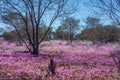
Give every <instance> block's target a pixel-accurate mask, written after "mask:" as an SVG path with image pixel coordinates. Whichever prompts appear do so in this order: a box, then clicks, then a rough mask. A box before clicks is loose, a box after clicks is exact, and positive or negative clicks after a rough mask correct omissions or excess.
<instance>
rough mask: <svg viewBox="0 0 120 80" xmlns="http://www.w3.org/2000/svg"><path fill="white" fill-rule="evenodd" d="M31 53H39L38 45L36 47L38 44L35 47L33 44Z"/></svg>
mask: <svg viewBox="0 0 120 80" xmlns="http://www.w3.org/2000/svg"><path fill="white" fill-rule="evenodd" d="M32 54H33V55H38V54H39V47H38V45H37V46H36V47H35V45H34V46H33V50H32Z"/></svg>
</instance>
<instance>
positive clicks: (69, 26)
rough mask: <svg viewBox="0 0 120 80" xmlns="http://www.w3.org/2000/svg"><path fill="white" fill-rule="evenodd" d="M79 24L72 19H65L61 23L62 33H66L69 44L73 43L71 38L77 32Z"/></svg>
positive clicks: (76, 20)
mask: <svg viewBox="0 0 120 80" xmlns="http://www.w3.org/2000/svg"><path fill="white" fill-rule="evenodd" d="M79 22H80V20H78V19H75V18H74V17H67V18H66V19H65V20H63V21H62V22H61V26H62V27H63V29H64V31H65V32H67V33H68V36H69V38H68V40H69V42H70V43H72V42H73V38H74V37H75V34H76V33H77V31H78V30H79Z"/></svg>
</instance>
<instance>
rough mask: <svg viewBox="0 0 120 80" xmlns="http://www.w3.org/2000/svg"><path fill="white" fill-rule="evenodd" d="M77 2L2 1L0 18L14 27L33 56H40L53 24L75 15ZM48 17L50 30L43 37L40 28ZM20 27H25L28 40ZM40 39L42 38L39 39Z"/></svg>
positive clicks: (65, 0) (57, 0)
mask: <svg viewBox="0 0 120 80" xmlns="http://www.w3.org/2000/svg"><path fill="white" fill-rule="evenodd" d="M76 1H77V0H75V1H74V0H72V2H70V1H69V0H0V18H1V20H2V22H4V23H5V24H7V25H10V26H11V27H14V29H15V30H16V32H17V35H18V36H19V38H21V40H22V41H23V42H24V43H25V46H26V47H27V48H28V50H29V52H30V53H31V54H34V55H38V53H39V44H40V43H41V42H42V41H43V40H44V39H45V37H46V35H47V34H48V32H49V30H50V28H51V26H52V24H53V23H54V22H55V21H56V19H57V18H59V17H62V16H66V15H70V14H72V13H74V12H75V11H76V8H77V7H76V5H77V4H78V3H76ZM48 16H49V19H47V23H48V25H47V26H48V28H47V30H46V31H45V33H44V35H43V36H41V35H39V27H40V26H41V24H42V21H45V20H46V19H45V18H46V17H48ZM19 25H20V26H19ZM20 27H24V29H25V33H26V35H27V39H24V38H23V36H22V35H23V34H21V33H20V32H19V29H20ZM29 27H31V31H29ZM39 37H41V38H40V39H39ZM26 40H27V41H26Z"/></svg>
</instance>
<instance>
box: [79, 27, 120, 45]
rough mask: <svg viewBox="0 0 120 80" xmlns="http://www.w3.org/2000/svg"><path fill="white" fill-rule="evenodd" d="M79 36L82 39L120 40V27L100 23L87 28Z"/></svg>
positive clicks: (104, 41)
mask: <svg viewBox="0 0 120 80" xmlns="http://www.w3.org/2000/svg"><path fill="white" fill-rule="evenodd" d="M77 37H78V38H79V39H81V40H88V41H93V42H102V43H107V42H118V41H119V40H120V29H119V28H117V27H114V26H111V25H107V26H102V25H99V26H97V27H95V28H86V29H85V30H83V31H82V32H81V33H80V34H79V35H77Z"/></svg>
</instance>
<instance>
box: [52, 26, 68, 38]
mask: <svg viewBox="0 0 120 80" xmlns="http://www.w3.org/2000/svg"><path fill="white" fill-rule="evenodd" d="M54 38H55V39H60V40H67V39H68V33H67V32H66V31H64V28H63V27H62V26H59V27H58V28H57V29H56V30H55V32H54Z"/></svg>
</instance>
